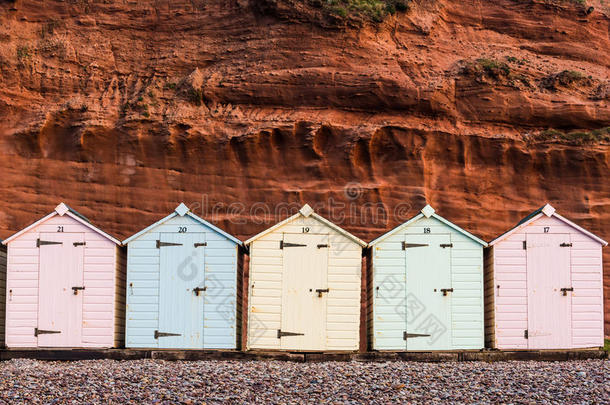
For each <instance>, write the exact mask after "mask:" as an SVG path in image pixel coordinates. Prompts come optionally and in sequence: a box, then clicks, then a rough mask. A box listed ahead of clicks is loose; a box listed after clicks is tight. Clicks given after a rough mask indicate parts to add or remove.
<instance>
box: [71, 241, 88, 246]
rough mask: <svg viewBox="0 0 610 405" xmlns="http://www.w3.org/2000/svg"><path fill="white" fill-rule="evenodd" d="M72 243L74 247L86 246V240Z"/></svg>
mask: <svg viewBox="0 0 610 405" xmlns="http://www.w3.org/2000/svg"><path fill="white" fill-rule="evenodd" d="M73 245H74V247H78V246H87V242H74V243H73Z"/></svg>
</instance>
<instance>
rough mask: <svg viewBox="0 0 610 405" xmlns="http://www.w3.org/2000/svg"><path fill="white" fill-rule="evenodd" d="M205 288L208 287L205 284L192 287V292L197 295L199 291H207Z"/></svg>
mask: <svg viewBox="0 0 610 405" xmlns="http://www.w3.org/2000/svg"><path fill="white" fill-rule="evenodd" d="M207 289H208V287H207V286H205V287H195V288H193V292H194V293H195V295H196V296H198V297H199V293H200V292H201V291H207Z"/></svg>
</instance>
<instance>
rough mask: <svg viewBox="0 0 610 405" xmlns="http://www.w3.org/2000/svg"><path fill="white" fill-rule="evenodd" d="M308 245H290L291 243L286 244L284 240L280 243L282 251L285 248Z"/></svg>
mask: <svg viewBox="0 0 610 405" xmlns="http://www.w3.org/2000/svg"><path fill="white" fill-rule="evenodd" d="M304 246H307V245H301V244H300V243H290V242H284V241H283V240H281V241H280V249H284V248H285V247H304Z"/></svg>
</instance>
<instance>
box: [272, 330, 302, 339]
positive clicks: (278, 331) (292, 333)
mask: <svg viewBox="0 0 610 405" xmlns="http://www.w3.org/2000/svg"><path fill="white" fill-rule="evenodd" d="M284 336H305V334H304V333H295V332H283V331H282V330H281V329H278V330H277V338H278V339H281V338H283V337H284Z"/></svg>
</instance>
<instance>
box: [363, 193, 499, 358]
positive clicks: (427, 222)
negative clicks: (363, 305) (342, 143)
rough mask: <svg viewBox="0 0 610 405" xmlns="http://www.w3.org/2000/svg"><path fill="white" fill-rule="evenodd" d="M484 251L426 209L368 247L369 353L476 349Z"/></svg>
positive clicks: (476, 241) (479, 339)
mask: <svg viewBox="0 0 610 405" xmlns="http://www.w3.org/2000/svg"><path fill="white" fill-rule="evenodd" d="M484 246H487V244H486V243H485V242H484V241H482V240H481V239H479V238H477V237H476V236H474V235H472V234H471V233H468V232H466V231H465V230H463V229H462V228H460V227H459V226H457V225H455V224H453V223H451V222H449V221H448V220H446V219H445V218H443V217H441V216H439V215H438V214H436V213H435V211H434V209H433V208H432V207H430V206H429V205H426V207H424V208H423V209H422V210H421V212H420V213H419V214H418V215H416V216H415V217H413V218H411V219H410V220H408V221H407V222H405V223H403V224H402V225H399V226H398V227H396V228H394V229H393V230H391V231H389V232H388V233H386V234H384V235H382V236H380V237H379V238H377V239H375V240H374V241H372V242H371V243H370V244H369V247H370V248H371V249H370V251H369V260H368V261H367V262H368V263H370V266H369V272H370V273H369V279H370V280H371V283H370V285H369V290H368V296H369V300H368V304H369V311H368V313H369V323H368V328H369V341H370V344H371V349H373V350H393V351H405V350H407V351H429V350H458V349H462V350H463V349H482V348H483V346H484V334H483V333H484V329H483V328H484V324H483V321H484V308H483V247H484Z"/></svg>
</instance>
